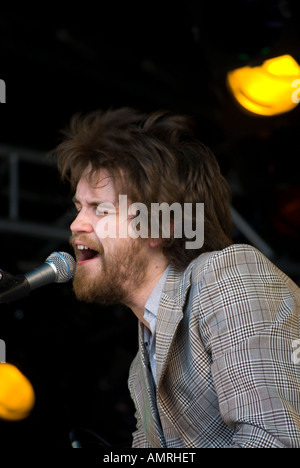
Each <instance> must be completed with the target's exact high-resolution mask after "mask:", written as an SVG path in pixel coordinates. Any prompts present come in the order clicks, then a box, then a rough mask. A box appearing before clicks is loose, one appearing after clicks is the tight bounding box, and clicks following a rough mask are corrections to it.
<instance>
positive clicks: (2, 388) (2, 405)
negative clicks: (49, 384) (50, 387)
mask: <svg viewBox="0 0 300 468" xmlns="http://www.w3.org/2000/svg"><path fill="white" fill-rule="evenodd" d="M34 403H35V394H34V390H33V388H32V385H31V383H30V382H29V380H28V379H27V378H26V377H25V376H24V375H23V374H22V373H21V372H20V371H19V370H18V369H17V368H16V367H15V366H14V365H12V364H8V363H4V362H2V363H0V418H2V419H8V420H11V421H16V420H19V419H24V418H26V417H27V416H28V415H29V413H30V411H31V410H32V408H33V406H34Z"/></svg>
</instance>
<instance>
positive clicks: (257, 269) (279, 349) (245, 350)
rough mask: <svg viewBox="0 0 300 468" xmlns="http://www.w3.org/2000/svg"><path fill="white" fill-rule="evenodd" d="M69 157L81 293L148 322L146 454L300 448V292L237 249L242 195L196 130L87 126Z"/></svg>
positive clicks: (139, 415)
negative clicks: (236, 199)
mask: <svg viewBox="0 0 300 468" xmlns="http://www.w3.org/2000/svg"><path fill="white" fill-rule="evenodd" d="M57 157H58V167H59V170H60V172H61V175H62V178H63V180H69V181H70V183H71V186H72V188H73V189H74V204H75V207H76V209H77V212H78V214H77V217H76V219H75V220H74V221H73V223H72V225H71V231H72V237H71V242H72V245H73V248H74V251H75V255H76V260H77V267H76V274H75V278H74V291H75V294H76V296H77V297H78V299H79V300H82V301H86V302H97V303H99V304H117V303H122V304H125V305H126V306H128V307H130V308H131V310H132V311H133V312H134V314H135V315H136V316H137V318H138V320H139V351H138V353H137V356H136V357H135V359H134V361H133V363H132V365H131V368H130V374H129V389H130V393H131V396H132V398H133V401H134V403H135V408H136V419H137V427H136V431H135V432H134V434H133V444H132V446H133V447H138V448H140V447H148V448H149V447H158V448H159V447H162V448H166V447H168V448H172V447H176V448H181V447H220V448H222V447H245V448H246V447H300V363H298V360H297V359H293V349H294V348H293V346H294V345H295V343H298V342H299V343H300V331H299V328H300V322H299V320H300V318H299V310H300V290H299V288H298V287H297V286H296V285H295V284H294V283H293V282H292V280H291V279H290V278H288V277H287V276H286V275H285V274H284V273H283V272H281V271H280V270H279V269H278V268H277V267H276V266H274V265H273V264H272V263H271V262H270V261H269V260H268V259H267V258H266V257H264V255H263V254H262V253H261V252H259V251H258V250H256V249H255V248H253V247H252V246H249V245H237V244H233V242H232V239H231V218H230V212H229V204H230V190H229V188H228V185H227V183H226V181H225V179H224V178H223V176H222V175H221V173H220V169H219V166H218V163H217V161H216V158H215V157H214V155H213V154H212V153H211V151H210V150H209V149H208V148H206V147H205V146H204V145H203V144H202V143H200V142H199V141H198V140H197V139H196V138H195V136H194V134H193V130H192V122H191V120H190V119H189V118H187V117H184V116H178V115H172V114H170V113H167V112H155V113H151V114H149V115H146V114H143V113H141V112H138V111H136V110H133V109H130V108H121V109H118V110H109V111H107V112H101V111H99V112H93V113H90V114H88V115H86V116H75V117H74V118H73V119H72V121H71V124H70V126H69V128H68V130H67V131H66V132H65V135H64V139H63V141H62V142H61V144H60V145H59V146H58V148H57ZM125 196H126V197H125ZM124 200H125V202H124ZM200 205H201V206H203V207H204V209H203V211H201V210H200V211H199V210H198V208H199V206H200ZM157 206H159V207H160V211H159V212H158V211H155V210H154V208H157ZM191 207H192V209H190V208H191ZM170 208H172V209H170ZM187 208H189V210H187ZM164 210H168V214H169V215H170V216H169V218H168V221H166V219H167V218H165V220H164V221H163V220H162V219H163V217H164ZM187 211H188V218H187V215H186V212H187ZM153 213H154V214H155V216H154V215H153ZM157 213H158V214H157ZM141 214H142V215H141ZM201 214H203V216H200V215H201ZM199 217H200V218H201V219H199ZM189 221H190V223H191V225H190V229H185V228H184V225H185V224H186V225H188V222H189ZM166 223H167V224H169V225H168V226H166ZM200 223H201V224H202V227H203V226H204V238H203V241H202V242H199V239H196V237H197V235H198V233H199V232H198V230H197V226H198V227H199V225H200ZM166 227H167V228H168V229H166ZM166 233H167V234H166ZM176 233H177V235H176ZM178 233H180V235H178ZM191 233H194V237H195V239H194V244H193V242H191V240H193V239H191ZM299 361H300V359H299Z"/></svg>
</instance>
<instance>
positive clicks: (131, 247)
mask: <svg viewBox="0 0 300 468" xmlns="http://www.w3.org/2000/svg"><path fill="white" fill-rule="evenodd" d="M81 239H82V238H81ZM71 243H73V239H72V240H71ZM142 245H143V244H142V242H141V239H131V240H130V242H128V243H124V244H119V245H118V246H116V247H115V248H114V251H113V252H107V253H105V252H104V249H103V247H102V246H101V248H98V249H97V250H98V252H99V255H98V257H97V260H95V261H93V263H95V264H93V265H89V264H87V265H77V267H76V272H75V276H74V280H73V290H74V292H75V295H76V297H77V299H78V300H80V301H84V302H88V303H98V304H102V305H112V304H125V305H128V303H129V302H130V296H131V294H132V293H134V292H135V291H136V290H137V289H138V288H139V287H140V286H141V285H142V284H143V283H144V280H145V276H146V268H147V264H148V262H147V260H146V257H145V254H144V252H143V249H142ZM75 252H76V248H75ZM90 266H91V267H92V268H90Z"/></svg>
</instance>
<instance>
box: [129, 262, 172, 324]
mask: <svg viewBox="0 0 300 468" xmlns="http://www.w3.org/2000/svg"><path fill="white" fill-rule="evenodd" d="M167 266H168V263H167V261H166V259H164V260H163V261H160V262H156V263H155V265H154V266H152V268H151V269H150V272H148V275H147V277H146V279H145V281H144V283H143V285H142V286H141V287H140V288H139V289H137V290H135V291H133V293H132V295H131V297H130V298H129V299H128V301H127V303H126V305H127V306H128V307H130V309H131V310H132V311H133V313H134V314H135V315H136V316H137V318H138V319H139V320H140V322H142V323H143V324H144V325H146V327H147V328H149V329H150V327H149V323H148V322H146V320H145V319H144V312H145V304H146V302H147V300H148V298H149V296H150V294H151V293H152V291H153V289H154V288H155V286H156V285H157V283H158V281H159V280H160V278H161V276H162V275H163V273H164V271H165V269H166V268H167Z"/></svg>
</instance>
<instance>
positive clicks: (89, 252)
mask: <svg viewBox="0 0 300 468" xmlns="http://www.w3.org/2000/svg"><path fill="white" fill-rule="evenodd" d="M76 257H77V263H78V264H81V263H83V262H87V261H89V260H94V258H96V257H99V252H97V251H96V250H93V249H90V248H89V247H87V246H86V245H83V244H78V245H77V246H76Z"/></svg>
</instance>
